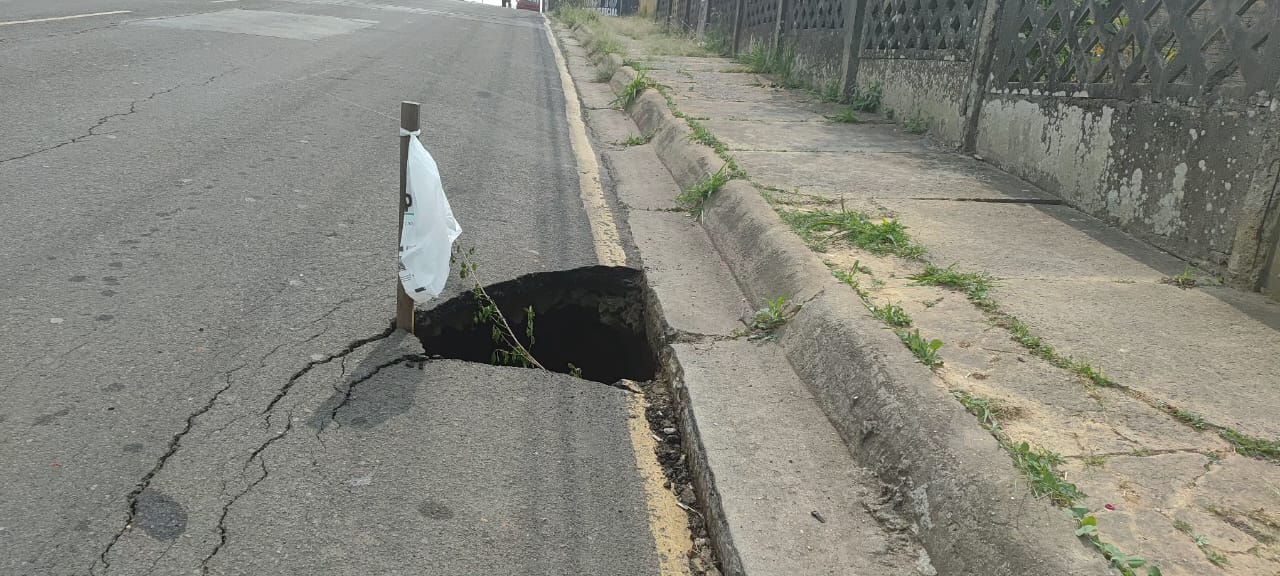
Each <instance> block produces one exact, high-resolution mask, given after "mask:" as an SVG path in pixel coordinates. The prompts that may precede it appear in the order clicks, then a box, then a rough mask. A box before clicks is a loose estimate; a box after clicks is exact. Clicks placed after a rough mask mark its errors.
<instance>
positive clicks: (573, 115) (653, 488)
mask: <svg viewBox="0 0 1280 576" xmlns="http://www.w3.org/2000/svg"><path fill="white" fill-rule="evenodd" d="M544 18H545V17H544ZM543 25H544V28H545V29H546V32H547V42H549V43H550V44H551V53H552V54H553V55H555V59H556V68H558V69H559V70H560V85H561V86H562V87H563V88H564V115H565V120H566V121H567V122H568V123H569V143H570V145H571V146H572V147H573V155H574V157H575V158H576V159H577V162H578V189H579V190H581V192H582V205H583V208H585V209H586V211H587V220H588V221H589V222H590V223H591V239H592V241H593V243H594V244H595V249H596V259H597V260H599V261H600V263H601V264H604V265H607V266H623V265H626V263H627V254H626V252H625V251H624V250H623V249H622V241H621V240H620V239H619V235H618V224H617V222H616V221H614V219H613V211H612V210H611V209H610V208H609V203H608V201H607V200H605V196H604V189H603V188H602V187H601V186H600V165H599V163H597V162H596V154H595V151H594V150H592V148H591V141H590V140H589V139H588V138H587V126H586V124H584V123H583V122H582V107H581V106H580V105H579V104H578V90H577V88H575V87H574V85H573V78H572V77H570V76H569V67H568V66H566V65H565V62H564V56H563V55H562V54H560V47H559V46H558V45H557V44H556V38H555V33H553V32H552V31H551V24H550V20H545V19H544V21H543ZM647 406H648V403H647V402H645V400H644V396H643V395H640V394H635V395H633V396H632V397H631V400H630V405H629V407H628V408H629V410H628V411H629V414H628V416H630V417H629V418H627V430H628V432H629V433H630V436H631V448H632V451H633V452H634V453H635V458H636V469H637V471H639V472H640V476H641V478H642V479H643V481H644V494H645V509H646V516H647V517H648V520H649V532H650V533H651V534H652V535H653V544H654V549H655V550H656V551H657V553H658V573H659V574H660V575H661V576H688V574H689V560H688V557H687V556H686V554H687V553H688V552H689V550H691V549H692V548H693V541H692V540H691V539H690V537H689V516H688V514H686V513H685V511H684V509H682V508H680V504H679V502H678V501H677V500H676V495H675V494H674V493H672V492H671V491H670V490H668V489H666V488H664V487H663V485H662V484H663V482H665V481H666V476H665V475H664V474H663V473H662V466H661V465H660V464H658V454H657V443H656V441H655V440H654V436H653V433H652V432H650V431H649V420H648V419H646V418H645V415H644V409H645V408H646V407H647Z"/></svg>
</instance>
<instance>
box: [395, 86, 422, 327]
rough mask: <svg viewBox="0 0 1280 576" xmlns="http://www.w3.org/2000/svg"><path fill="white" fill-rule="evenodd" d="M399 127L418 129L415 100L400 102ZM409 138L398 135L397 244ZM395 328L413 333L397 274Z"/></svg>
mask: <svg viewBox="0 0 1280 576" xmlns="http://www.w3.org/2000/svg"><path fill="white" fill-rule="evenodd" d="M400 127H401V128H403V129H405V130H408V131H410V132H413V131H416V130H418V129H419V126H418V103H417V102H401V103H400ZM409 138H411V137H410V136H401V137H400V210H399V211H398V212H396V244H397V245H399V243H400V238H401V236H402V235H403V234H404V213H405V210H407V209H408V208H409V193H408V191H407V190H406V189H405V181H406V177H407V176H408V174H409V172H408V167H409ZM398 253H399V251H397V254H398ZM398 262H399V260H398V258H397V263H398ZM396 328H399V329H401V330H404V331H405V332H408V333H410V334H412V333H413V298H410V297H409V294H408V293H406V292H405V291H404V284H401V283H400V277H399V275H397V276H396Z"/></svg>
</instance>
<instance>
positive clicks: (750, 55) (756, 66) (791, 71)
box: [738, 42, 838, 90]
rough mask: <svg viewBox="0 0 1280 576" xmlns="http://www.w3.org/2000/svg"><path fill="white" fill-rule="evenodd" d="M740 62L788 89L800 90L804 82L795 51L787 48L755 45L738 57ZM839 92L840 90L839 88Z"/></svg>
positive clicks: (762, 44) (761, 44) (759, 43)
mask: <svg viewBox="0 0 1280 576" xmlns="http://www.w3.org/2000/svg"><path fill="white" fill-rule="evenodd" d="M738 62H740V63H741V64H742V65H743V66H745V67H746V68H747V69H749V70H751V71H752V72H756V73H759V74H772V75H773V76H775V77H777V79H778V81H779V83H781V84H782V85H783V86H785V87H787V88H800V87H802V86H803V85H804V81H803V80H802V79H801V78H800V75H799V74H798V70H797V69H796V67H795V64H796V54H795V49H794V48H791V47H787V48H785V49H782V50H770V49H769V48H768V47H766V46H765V45H764V43H761V42H758V43H756V44H753V45H752V46H751V48H750V49H748V50H747V51H746V52H743V53H741V54H739V55H738ZM837 90H838V88H837Z"/></svg>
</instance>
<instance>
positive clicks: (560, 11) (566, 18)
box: [555, 4, 600, 28]
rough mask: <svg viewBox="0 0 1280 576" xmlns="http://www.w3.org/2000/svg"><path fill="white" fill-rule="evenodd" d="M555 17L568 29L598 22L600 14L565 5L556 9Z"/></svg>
mask: <svg viewBox="0 0 1280 576" xmlns="http://www.w3.org/2000/svg"><path fill="white" fill-rule="evenodd" d="M555 17H556V19H557V20H560V21H561V22H564V23H565V25H566V26H568V27H570V28H581V27H582V26H583V25H585V24H590V23H594V22H596V21H598V20H599V19H600V14H599V13H598V12H596V11H595V10H591V9H588V8H584V7H581V6H573V5H569V4H565V5H562V6H558V7H556V10H555Z"/></svg>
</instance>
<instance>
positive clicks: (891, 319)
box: [870, 302, 911, 328]
mask: <svg viewBox="0 0 1280 576" xmlns="http://www.w3.org/2000/svg"><path fill="white" fill-rule="evenodd" d="M870 308H871V315H872V316H875V317H876V318H879V319H880V320H881V321H882V322H884V323H885V324H888V325H890V326H893V327H895V328H906V327H908V326H910V325H911V315H910V314H907V311H906V310H903V309H902V307H901V306H897V305H895V304H894V303H892V302H890V303H888V304H885V305H884V306H874V305H873V306H871V307H870Z"/></svg>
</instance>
